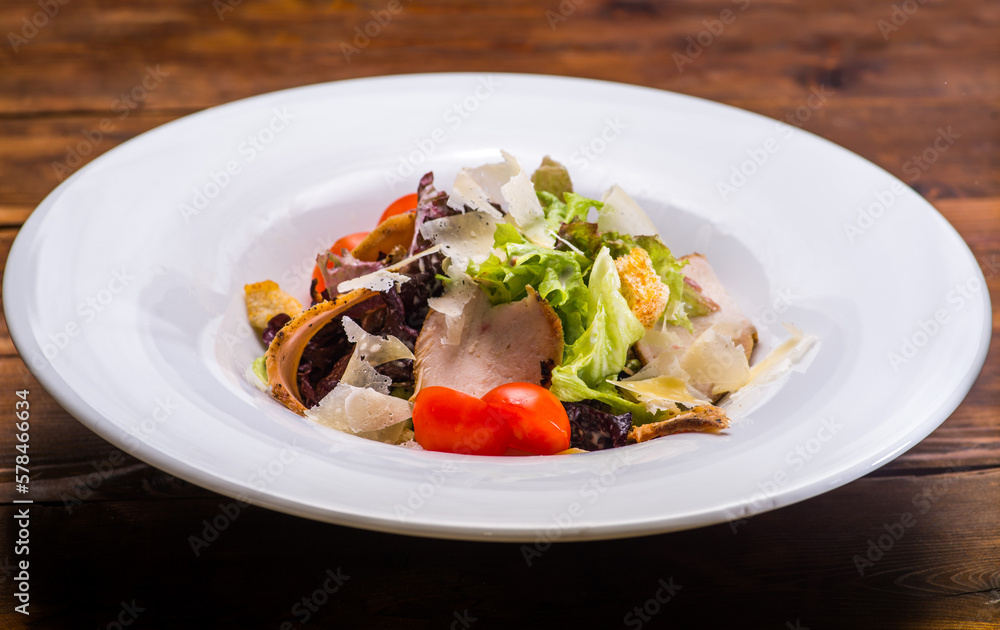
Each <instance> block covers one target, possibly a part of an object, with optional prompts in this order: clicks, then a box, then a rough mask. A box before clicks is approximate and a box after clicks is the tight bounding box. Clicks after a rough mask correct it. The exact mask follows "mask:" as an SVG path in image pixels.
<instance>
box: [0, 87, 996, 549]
mask: <svg viewBox="0 0 1000 630" xmlns="http://www.w3.org/2000/svg"><path fill="white" fill-rule="evenodd" d="M483 75H496V76H500V77H506V78H510V79H512V80H520V79H528V80H545V81H552V80H555V81H565V82H573V83H581V84H587V85H594V84H600V85H601V86H603V88H607V89H612V90H615V89H618V90H621V89H632V90H640V91H644V92H649V93H657V94H667V95H670V96H672V97H679V98H681V99H682V100H690V101H692V102H696V103H697V104H698V106H699V107H706V106H707V107H709V108H718V109H719V110H725V111H731V112H732V111H734V112H739V113H740V114H742V115H750V116H752V117H756V118H759V119H762V120H764V121H769V122H775V119H772V118H769V117H767V116H764V115H762V114H758V113H756V112H752V111H748V110H744V109H741V108H738V107H734V106H731V105H727V104H725V103H719V102H717V101H711V100H708V99H704V98H701V97H697V96H691V95H687V94H683V93H678V92H672V91H669V90H663V89H659V88H654V87H649V86H642V85H636V84H631V83H620V82H615V81H607V80H599V79H588V78H583V77H569V76H563V75H548V74H528V73H503V72H479V73H476V72H436V73H407V74H394V75H378V76H373V77H360V78H352V79H344V80H336V81H328V82H322V83H315V84H309V85H304V86H297V87H291V88H285V89H282V90H276V91H272V92H266V93H263V94H257V95H253V96H249V97H246V98H242V99H239V100H235V101H230V102H227V103H222V104H219V105H215V106H213V107H209V108H206V109H203V110H200V111H197V112H193V113H191V114H187V115H185V116H181V117H180V118H178V119H175V120H172V121H169V122H167V123H164V124H163V125H159V126H157V127H154V128H152V129H150V130H148V131H146V132H143V133H142V134H139V135H137V136H135V137H133V138H130V139H129V140H127V141H125V142H123V143H121V144H120V145H117V146H115V147H113V148H111V149H109V150H108V151H106V152H105V153H103V154H101V155H100V156H98V157H97V158H95V159H94V160H91V162H89V163H88V164H86V165H84V166H83V167H82V168H80V169H79V170H77V171H76V172H75V173H73V174H72V175H71V176H70V177H67V178H66V179H65V180H63V181H62V182H60V183H59V185H57V186H56V188H54V189H53V190H52V191H51V192H50V193H49V194H48V195H46V197H45V198H44V199H43V200H42V202H41V203H39V205H38V206H37V207H36V208H35V209H34V210H33V211H32V213H31V214H30V215H29V217H28V219H27V220H26V221H25V222H24V224H23V225H22V226H21V228H20V229H19V231H18V234H17V236H16V237H15V239H14V242H13V243H12V245H11V248H10V252H9V254H8V257H7V263H6V268H5V271H4V276H3V304H4V315H5V318H6V322H7V327H8V331H9V333H10V338H11V341H12V343H13V344H14V347H15V349H16V350H17V352H18V358H19V359H20V360H21V361H22V363H23V364H24V365H25V366H26V367H27V369H28V370H29V371H30V372H31V374H32V375H33V377H34V378H35V379H36V380H37V381H38V383H39V385H41V386H42V387H43V388H44V389H45V391H46V393H48V394H49V395H50V396H51V397H52V398H53V399H55V400H56V402H57V403H59V404H60V405H61V406H62V407H63V408H64V409H66V411H67V412H68V413H69V414H70V415H72V416H73V417H74V418H76V419H77V420H78V421H80V422H81V423H82V424H84V425H85V426H86V427H87V428H89V429H90V430H91V431H94V432H95V433H97V434H98V435H100V436H101V437H102V438H103V439H105V440H107V441H108V442H110V443H111V444H112V445H114V446H115V447H116V448H119V449H121V450H123V451H125V452H127V453H129V454H130V455H131V456H133V457H136V458H137V459H140V460H141V461H144V462H145V463H147V464H149V465H151V466H154V467H156V468H158V469H160V470H163V471H166V472H168V473H169V474H171V475H174V476H177V477H179V478H181V479H184V480H185V481H187V482H189V483H192V484H193V485H196V486H199V487H203V488H207V489H209V490H211V491H213V492H217V493H219V494H222V495H224V496H227V497H230V498H234V499H237V500H243V501H246V502H249V503H252V504H254V505H261V506H264V507H268V508H271V509H275V510H277V511H280V512H284V513H287V514H293V515H296V516H301V517H305V518H310V519H312V520H317V521H323V522H331V523H337V524H340V525H346V526H350V527H360V528H364V529H369V530H374V531H380V532H386V533H396V534H403V535H414V536H421V537H431V538H443V539H454V540H479V541H484V540H485V541H504V542H527V541H530V540H532V536H533V535H534V534H535V533H536V530H537V524H535V523H533V524H512V523H498V524H497V527H496V528H495V529H496V531H495V532H484V531H483V529H482V527H480V526H475V525H473V526H469V525H465V524H450V523H442V522H440V521H438V522H435V523H431V524H424V523H422V522H420V521H419V520H416V521H409V522H403V521H401V520H399V519H392V518H380V517H377V516H376V517H371V516H364V515H358V514H356V513H352V512H347V511H343V510H340V509H338V508H337V507H336V506H331V505H327V506H323V507H322V508H315V507H314V506H312V505H310V504H303V503H302V502H299V501H296V500H291V499H287V498H284V497H281V496H279V495H277V494H272V493H269V492H267V491H263V492H262V491H259V490H257V489H255V488H252V487H250V486H249V485H248V484H245V483H242V484H241V483H239V482H234V481H232V480H229V479H226V478H223V477H220V476H216V475H213V474H210V473H207V472H206V471H204V470H202V469H200V468H198V467H196V466H195V465H193V464H192V463H190V462H188V461H186V460H182V459H177V458H175V457H172V456H171V455H169V454H167V453H165V452H163V451H162V450H159V449H157V448H154V447H153V446H152V445H151V444H150V443H147V442H145V441H141V440H139V441H137V445H136V446H135V447H134V448H131V449H129V448H125V447H124V445H123V444H122V440H121V439H120V436H118V435H113V434H112V433H113V429H114V427H112V426H111V425H110V424H109V423H108V422H107V421H106V419H105V418H104V416H103V415H101V414H99V413H97V411H96V410H94V409H92V408H91V406H90V405H89V404H88V403H87V402H86V400H84V399H83V397H82V396H81V395H80V394H79V393H78V392H76V391H75V390H73V389H71V388H70V387H69V386H68V384H67V383H66V382H65V380H64V379H63V378H62V376H61V375H60V374H58V372H57V371H55V370H50V369H44V368H43V369H40V370H37V369H36V368H35V366H33V365H31V364H30V363H29V361H28V360H27V359H26V358H25V357H26V356H27V355H26V354H24V353H23V352H22V345H24V344H32V345H33V344H34V343H35V342H34V339H33V338H32V335H31V330H32V324H31V322H30V320H29V319H28V317H27V315H28V313H27V305H26V304H25V302H24V300H21V299H19V298H18V296H16V295H14V294H15V293H16V292H17V287H18V286H19V285H22V286H23V285H24V284H27V283H28V280H27V278H31V276H30V274H29V275H27V276H26V275H25V273H24V270H23V269H22V267H23V266H24V264H25V262H24V261H26V260H27V254H25V253H22V252H23V251H24V250H26V249H27V248H29V246H30V244H32V243H34V242H35V240H36V239H37V236H38V232H39V230H38V226H39V225H41V223H42V221H43V220H44V219H45V217H46V216H47V215H48V214H49V213H50V212H51V211H52V209H53V208H54V207H55V206H56V203H57V201H58V199H59V198H60V197H61V196H62V194H63V192H64V191H65V190H66V189H67V188H68V187H69V186H70V185H71V183H73V182H75V181H76V180H78V179H80V178H82V177H86V176H87V174H88V173H89V172H90V171H93V170H96V169H97V168H99V167H100V165H102V164H103V163H104V162H105V161H107V160H110V159H111V158H110V157H108V156H113V155H114V154H115V153H116V152H118V151H119V150H120V148H121V147H125V146H127V145H130V144H132V143H135V142H139V141H141V140H140V139H142V138H145V137H147V136H148V135H151V134H153V133H164V130H165V129H168V128H170V127H172V126H173V125H175V124H181V123H184V122H185V121H188V120H189V119H196V118H200V117H202V116H203V115H206V116H207V115H211V113H213V112H216V111H217V110H224V109H225V108H228V107H241V106H244V105H245V104H246V103H248V102H250V101H257V102H263V101H266V100H268V99H272V98H281V97H282V96H284V95H288V94H290V93H292V92H297V93H298V94H308V93H309V92H310V91H311V90H318V89H323V88H326V87H329V86H334V85H344V84H357V83H378V82H384V83H392V82H396V81H399V80H404V81H416V82H418V83H419V82H421V81H422V80H426V79H430V78H441V77H455V78H473V77H481V76H483ZM798 132H800V133H804V134H807V135H808V136H810V137H811V139H813V140H820V141H821V142H822V143H823V144H825V145H827V148H830V147H833V148H835V149H837V150H838V151H839V152H842V153H844V154H846V155H848V156H850V157H851V159H856V160H861V161H863V162H864V163H866V165H867V166H868V167H869V168H874V169H878V171H879V172H880V173H881V174H882V175H883V176H884V177H886V178H889V179H888V180H887V181H893V182H899V183H901V184H902V185H903V186H904V187H905V188H906V189H908V190H912V188H910V187H909V186H908V185H907V184H906V183H905V182H901V180H899V179H898V178H896V177H895V176H893V175H892V174H891V173H889V172H888V171H886V170H885V169H883V168H882V167H881V166H879V165H877V164H875V163H873V162H871V161H870V160H868V159H866V158H864V157H862V156H860V155H858V154H857V153H854V152H852V151H850V150H848V149H846V148H844V147H842V146H840V145H838V144H836V143H834V142H832V141H830V140H827V139H825V138H822V137H820V136H817V135H815V134H813V133H811V132H808V131H806V130H803V129H798ZM914 192H915V191H914ZM917 195H918V197H919V200H920V201H922V202H923V203H924V204H926V207H927V208H928V209H929V210H931V211H932V216H933V217H934V218H935V220H937V221H938V222H939V223H941V224H942V227H944V226H947V227H946V229H947V230H949V235H948V236H949V237H953V238H955V239H957V242H958V243H960V244H962V245H963V246H964V247H963V250H964V251H963V254H964V256H965V257H966V258H967V260H966V261H964V262H966V263H969V264H970V265H971V268H972V269H974V270H975V273H976V274H977V277H978V279H979V280H980V281H982V282H983V286H984V287H985V286H986V284H985V277H984V275H983V272H982V269H981V268H980V266H979V265H978V261H977V259H976V258H975V255H974V253H973V252H972V250H971V248H970V247H969V245H968V243H967V242H966V241H965V240H964V239H963V238H962V236H961V234H959V233H958V231H957V230H956V229H955V227H954V226H953V225H952V224H951V223H950V222H949V221H948V220H947V218H946V217H944V215H942V214H941V212H940V211H939V210H938V209H937V208H936V207H935V206H934V205H933V204H932V203H931V202H930V201H929V200H927V199H926V198H924V197H923V196H922V195H919V193H917ZM11 280H14V282H13V283H12V282H11ZM12 285H13V288H12ZM979 295H980V298H981V302H982V307H983V312H984V313H987V314H988V313H991V312H992V309H991V302H990V295H989V291H988V290H983V291H980V292H979ZM979 334H980V338H979V344H978V348H977V350H976V354H975V357H974V359H973V361H972V363H971V364H970V365H969V366H968V368H967V370H966V372H965V374H964V375H963V376H962V379H961V381H960V382H959V383H958V384H957V386H956V387H955V388H954V389H953V390H952V391H951V392H950V393H949V395H948V396H947V397H946V398H945V399H943V400H942V401H941V404H940V405H938V407H937V408H935V409H933V410H932V411H930V412H928V413H927V414H926V415H925V416H924V418H923V421H922V422H921V423H920V424H919V425H918V427H919V428H918V429H917V430H914V431H911V432H909V433H907V434H906V435H905V436H904V438H897V439H896V440H895V441H894V442H893V443H892V444H891V445H882V448H880V449H879V452H881V453H885V456H883V457H881V458H879V459H878V460H876V461H874V462H869V461H860V462H858V463H855V464H852V465H851V466H850V467H848V468H841V469H840V473H839V474H838V475H836V476H835V477H828V478H826V479H824V480H823V484H822V486H823V487H822V488H819V489H817V484H816V483H814V482H810V483H800V484H796V483H792V484H789V485H788V486H787V487H784V488H781V489H780V490H779V491H777V492H775V493H774V494H771V495H769V496H768V504H767V505H766V506H765V507H764V508H762V509H754V511H753V515H756V514H759V513H763V512H767V511H771V510H773V509H777V508H779V507H784V506H787V505H791V504H794V503H797V502H799V501H802V500H805V499H807V498H812V497H815V496H818V495H820V494H824V493H826V492H829V491H831V490H833V489H836V488H838V487H840V486H843V485H846V484H847V483H850V482H851V481H854V480H856V479H858V478H860V477H862V476H863V475H865V474H867V473H869V472H871V471H872V470H875V469H877V468H879V467H881V466H883V465H885V464H886V463H888V462H889V461H892V460H893V459H895V458H896V457H899V456H900V455H902V454H903V453H905V452H906V451H907V450H909V449H910V448H912V447H913V446H915V445H916V444H918V443H919V442H920V441H922V440H923V439H924V438H926V437H927V435H929V434H930V433H931V432H933V431H934V430H935V429H937V428H938V427H939V426H940V425H941V424H942V423H943V422H944V421H946V420H947V419H948V417H949V416H950V415H951V414H952V413H953V412H954V410H955V409H957V408H958V406H959V405H960V404H961V403H962V401H963V400H964V399H965V397H966V396H967V394H968V392H969V391H970V390H971V388H972V386H973V385H974V384H975V382H976V380H977V379H978V377H979V375H980V373H981V371H982V368H983V366H984V365H985V361H986V358H987V355H988V351H989V347H990V343H991V340H992V319H991V318H990V317H983V318H982V322H981V327H980V331H979ZM727 507H731V506H726V507H716V508H715V509H713V510H706V511H702V512H699V513H697V514H696V515H688V516H686V517H684V518H681V519H680V520H678V518H677V516H676V515H674V516H660V517H659V518H648V519H645V520H641V521H636V520H631V521H623V522H621V523H618V522H616V523H612V524H605V525H598V526H586V525H585V524H584V525H582V526H581V527H580V529H578V530H577V531H576V532H564V535H563V536H562V537H561V538H560V540H567V541H574V540H604V539H615V538H629V537H637V536H645V535H650V534H656V533H666V532H671V531H678V530H683V529H690V528H694V527H701V526H707V525H711V524H719V523H724V522H726V521H727V520H730V519H728V518H721V519H720V518H719V517H720V516H721V517H725V516H727ZM729 515H731V513H730V514H729ZM667 523H670V524H667Z"/></svg>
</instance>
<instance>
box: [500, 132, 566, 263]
mask: <svg viewBox="0 0 1000 630" xmlns="http://www.w3.org/2000/svg"><path fill="white" fill-rule="evenodd" d="M500 153H501V154H502V155H503V159H504V160H506V161H507V164H508V165H510V167H511V170H512V171H513V174H512V175H511V178H510V180H509V181H508V182H507V183H506V184H504V185H503V186H501V187H500V194H501V195H503V199H504V201H505V202H506V206H505V209H506V210H507V212H508V213H509V214H510V216H511V218H513V219H514V223H515V224H516V225H517V227H519V228H520V229H521V232H523V233H524V236H525V237H526V238H527V239H528V240H530V241H531V242H533V243H535V244H536V245H541V246H543V247H552V246H553V245H555V239H553V238H552V235H551V234H550V233H549V229H548V226H547V225H546V223H545V211H544V210H543V209H542V204H541V202H540V201H538V195H537V194H535V185H534V184H532V183H531V178H530V177H528V174H527V173H525V172H524V169H523V168H521V165H520V164H518V163H517V160H516V159H514V156H513V155H511V154H510V153H507V152H506V151H501V152H500Z"/></svg>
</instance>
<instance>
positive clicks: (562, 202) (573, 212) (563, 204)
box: [535, 191, 604, 257]
mask: <svg viewBox="0 0 1000 630" xmlns="http://www.w3.org/2000/svg"><path fill="white" fill-rule="evenodd" d="M535 194H536V195H538V201H539V202H540V203H541V204H542V210H543V211H544V212H545V222H546V224H548V226H549V229H551V230H552V231H553V232H558V231H559V226H560V225H562V224H563V223H571V222H574V221H586V220H587V215H588V214H590V209H591V208H597V209H598V210H600V209H601V208H603V207H604V204H602V203H601V202H600V201H597V200H595V199H588V198H587V197H582V196H580V195H578V194H576V193H574V192H566V193H563V198H562V199H559V197H557V196H556V195H553V194H551V193H549V192H545V191H538V192H536V193H535ZM594 253H595V254H596V253H597V251H596V250H595V251H594ZM591 257H593V256H591Z"/></svg>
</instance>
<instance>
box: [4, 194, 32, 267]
mask: <svg viewBox="0 0 1000 630" xmlns="http://www.w3.org/2000/svg"><path fill="white" fill-rule="evenodd" d="M34 209H35V208H34V207H33V206H23V205H21V206H14V205H3V206H0V228H2V227H16V226H19V225H21V224H23V223H24V222H25V221H27V220H28V216H29V215H30V214H31V211H32V210H34ZM0 253H2V252H0ZM3 256H4V258H6V254H3Z"/></svg>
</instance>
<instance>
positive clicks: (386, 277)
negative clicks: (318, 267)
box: [337, 245, 441, 293]
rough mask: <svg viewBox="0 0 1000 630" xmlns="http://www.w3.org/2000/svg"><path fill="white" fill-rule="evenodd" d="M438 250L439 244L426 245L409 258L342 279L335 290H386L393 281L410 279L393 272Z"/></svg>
mask: <svg viewBox="0 0 1000 630" xmlns="http://www.w3.org/2000/svg"><path fill="white" fill-rule="evenodd" d="M439 251H441V246H440V245H434V246H432V247H428V248H427V249H425V250H424V251H422V252H420V253H419V254H415V255H413V256H410V257H409V258H404V259H403V260H401V261H399V262H398V263H395V264H392V265H389V266H388V267H385V268H384V269H378V270H376V271H373V272H371V273H368V274H365V275H363V276H359V277H357V278H352V279H351V280H344V281H343V282H341V283H340V284H338V285H337V292H338V293H347V292H349V291H353V290H355V289H360V288H365V289H369V290H370V291H388V290H389V289H390V288H392V286H393V285H394V284H395V283H397V282H399V283H402V282H406V281H407V280H409V279H410V278H409V277H407V276H406V275H404V274H401V273H394V272H396V271H399V270H400V269H402V268H403V267H406V266H407V265H409V264H410V263H412V262H414V261H416V260H419V259H420V258H423V257H424V256H430V255H431V254H436V253H438V252H439Z"/></svg>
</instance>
